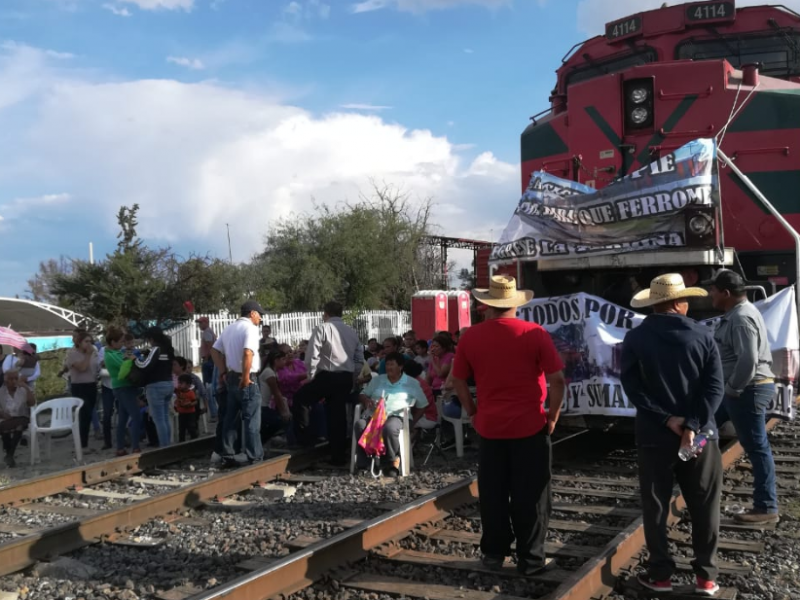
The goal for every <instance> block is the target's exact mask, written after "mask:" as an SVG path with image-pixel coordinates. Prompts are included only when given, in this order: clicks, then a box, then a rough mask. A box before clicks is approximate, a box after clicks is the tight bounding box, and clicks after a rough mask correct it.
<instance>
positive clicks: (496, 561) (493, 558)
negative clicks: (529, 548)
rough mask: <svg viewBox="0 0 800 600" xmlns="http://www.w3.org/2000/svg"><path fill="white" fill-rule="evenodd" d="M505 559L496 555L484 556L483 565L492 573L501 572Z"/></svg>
mask: <svg viewBox="0 0 800 600" xmlns="http://www.w3.org/2000/svg"><path fill="white" fill-rule="evenodd" d="M505 560H506V559H505V557H504V556H500V555H496V554H484V555H483V558H481V564H483V566H484V567H485V568H487V569H489V570H491V571H499V570H500V569H502V568H503V563H504V562H505Z"/></svg>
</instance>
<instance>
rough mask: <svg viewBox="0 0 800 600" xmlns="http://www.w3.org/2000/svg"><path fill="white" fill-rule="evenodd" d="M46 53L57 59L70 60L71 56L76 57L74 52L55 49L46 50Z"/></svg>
mask: <svg viewBox="0 0 800 600" xmlns="http://www.w3.org/2000/svg"><path fill="white" fill-rule="evenodd" d="M45 54H47V56H49V57H50V58H55V59H57V60H69V59H71V58H75V55H74V54H70V53H69V52H56V51H55V50H46V51H45Z"/></svg>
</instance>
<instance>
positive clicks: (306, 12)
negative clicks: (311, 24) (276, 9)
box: [283, 0, 331, 21]
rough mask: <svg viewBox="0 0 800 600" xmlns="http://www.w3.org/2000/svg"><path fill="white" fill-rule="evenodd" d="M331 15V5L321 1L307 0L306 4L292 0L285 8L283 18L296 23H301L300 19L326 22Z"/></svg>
mask: <svg viewBox="0 0 800 600" xmlns="http://www.w3.org/2000/svg"><path fill="white" fill-rule="evenodd" d="M330 14H331V7H330V5H329V4H326V3H324V2H322V1H321V0H305V2H298V1H297V0H292V2H289V4H287V5H286V6H284V7H283V16H284V17H285V18H288V19H291V20H294V21H299V20H300V19H323V20H324V19H327V18H328V17H329V16H330Z"/></svg>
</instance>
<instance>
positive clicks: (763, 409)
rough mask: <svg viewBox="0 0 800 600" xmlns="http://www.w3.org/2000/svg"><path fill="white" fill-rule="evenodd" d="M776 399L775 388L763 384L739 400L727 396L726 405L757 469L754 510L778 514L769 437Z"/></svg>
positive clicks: (748, 390) (746, 450) (754, 484)
mask: <svg viewBox="0 0 800 600" xmlns="http://www.w3.org/2000/svg"><path fill="white" fill-rule="evenodd" d="M774 396H775V384H773V383H763V384H759V385H751V386H748V387H746V388H745V390H744V392H742V395H741V396H739V397H738V398H733V397H731V396H725V399H724V400H723V404H724V406H725V410H727V412H728V415H729V416H730V419H731V423H733V426H734V428H735V429H736V435H737V436H738V438H739V443H740V444H741V445H742V448H744V450H745V452H747V458H749V459H750V463H751V464H752V465H753V508H754V510H755V511H757V512H762V513H770V514H777V512H778V493H777V492H776V490H775V462H774V460H773V459H772V449H771V448H770V445H769V438H768V437H767V427H766V416H767V407H768V406H769V404H770V402H771V401H772V398H773V397H774Z"/></svg>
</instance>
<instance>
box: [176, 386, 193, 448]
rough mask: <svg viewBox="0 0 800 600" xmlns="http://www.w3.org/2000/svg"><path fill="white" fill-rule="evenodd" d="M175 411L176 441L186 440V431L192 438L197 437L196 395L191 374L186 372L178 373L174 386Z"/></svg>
mask: <svg viewBox="0 0 800 600" xmlns="http://www.w3.org/2000/svg"><path fill="white" fill-rule="evenodd" d="M175 411H176V412H177V413H178V441H179V442H185V441H186V432H187V431H188V432H189V437H191V438H192V439H193V440H195V439H197V436H198V433H197V395H196V394H195V392H194V385H193V383H192V376H191V375H189V374H188V373H182V374H180V375H178V387H176V388H175Z"/></svg>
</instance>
